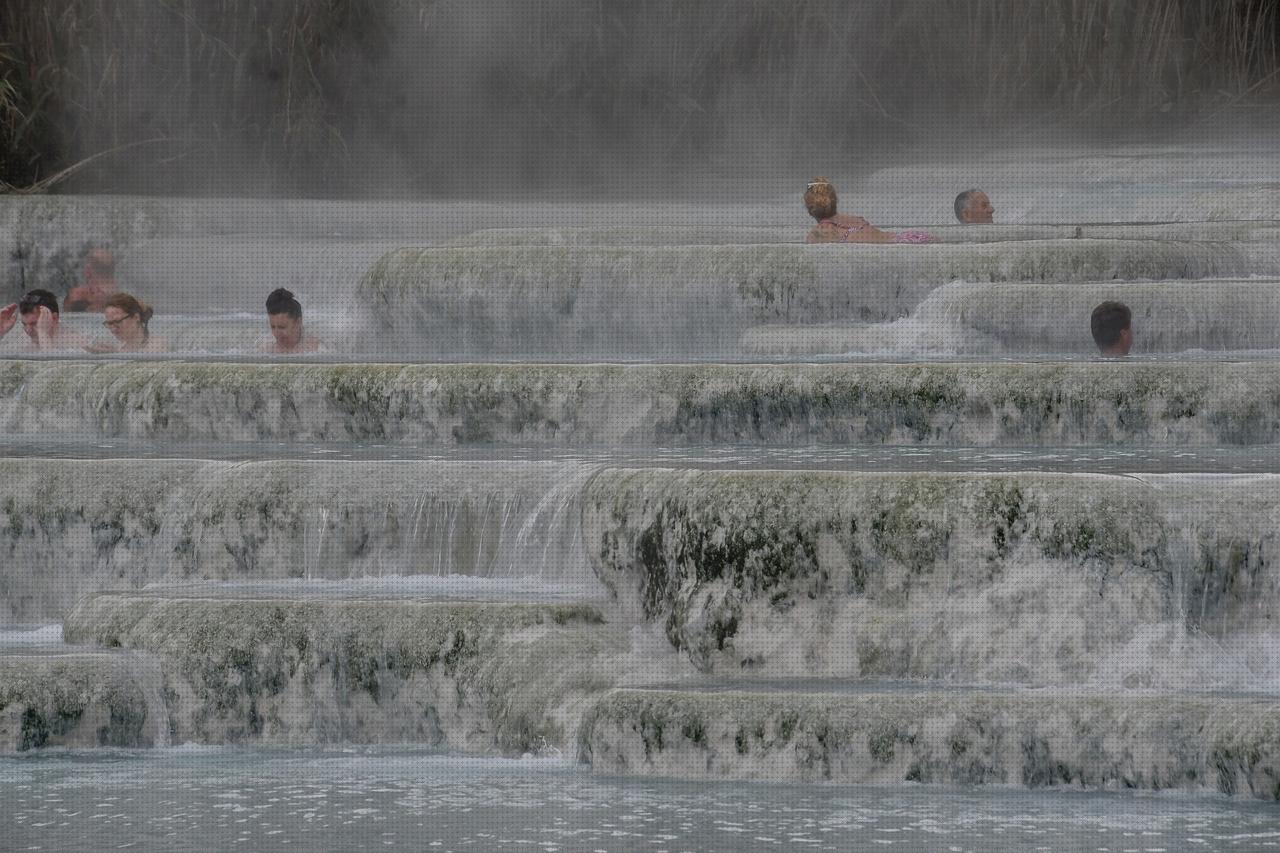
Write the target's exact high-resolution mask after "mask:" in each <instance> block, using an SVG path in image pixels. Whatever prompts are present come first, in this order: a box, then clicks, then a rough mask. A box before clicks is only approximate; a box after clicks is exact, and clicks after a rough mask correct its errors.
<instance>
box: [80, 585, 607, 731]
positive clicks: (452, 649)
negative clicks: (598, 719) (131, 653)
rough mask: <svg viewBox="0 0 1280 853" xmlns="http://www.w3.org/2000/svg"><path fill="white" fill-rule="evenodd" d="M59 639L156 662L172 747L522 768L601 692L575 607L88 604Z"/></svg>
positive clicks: (588, 632) (127, 600) (601, 677)
mask: <svg viewBox="0 0 1280 853" xmlns="http://www.w3.org/2000/svg"><path fill="white" fill-rule="evenodd" d="M64 631H65V636H66V639H67V641H68V642H71V643H76V642H94V643H98V644H100V645H104V646H108V647H123V648H127V649H137V650H143V651H147V652H151V653H154V654H155V655H157V656H158V657H160V659H161V660H162V661H163V665H164V670H165V684H166V690H167V692H168V693H169V694H170V695H171V696H172V697H173V698H172V703H171V708H170V710H171V714H172V716H173V718H174V721H175V727H176V732H177V734H178V736H179V737H180V738H182V739H190V740H195V741H198V742H211V743H224V742H226V743H242V742H264V743H279V744H294V745H299V744H316V743H333V742H349V743H392V742H412V743H426V744H429V745H434V746H439V745H444V744H448V745H449V746H451V747H454V748H462V749H467V750H473V751H486V750H498V751H500V752H502V753H504V754H516V755H519V754H521V753H524V752H530V751H537V750H539V749H542V748H546V747H557V746H559V745H562V744H563V743H564V740H565V732H566V722H565V719H566V717H565V714H566V713H570V711H567V710H566V708H568V709H570V710H571V708H572V706H573V705H574V703H575V702H580V701H581V697H582V696H583V695H584V694H587V693H591V692H596V691H599V690H601V689H603V688H604V687H607V686H608V685H609V684H610V683H611V676H610V675H609V673H608V670H607V668H605V667H603V666H600V665H598V664H599V662H600V660H601V659H602V658H603V657H604V656H605V655H606V654H611V653H617V652H618V651H619V648H620V647H619V644H618V640H617V638H616V637H615V636H614V635H613V634H612V633H610V631H609V630H608V626H606V625H605V624H604V623H603V617H602V616H601V614H600V611H599V610H598V609H596V608H595V607H593V606H591V605H577V604H501V603H475V602H471V603H467V602H458V603H447V602H385V601H383V602H372V601H336V602H334V601H320V602H316V601H311V602H305V601H288V600H277V601H270V600H234V601H229V600H218V599H194V598H188V599H183V598H158V597H146V596H126V595H98V596H93V597H90V598H88V599H86V600H85V601H84V602H82V603H81V605H79V606H78V607H77V608H76V609H75V610H74V611H73V612H72V613H71V615H70V616H69V617H68V618H67V621H66V625H65V628H64Z"/></svg>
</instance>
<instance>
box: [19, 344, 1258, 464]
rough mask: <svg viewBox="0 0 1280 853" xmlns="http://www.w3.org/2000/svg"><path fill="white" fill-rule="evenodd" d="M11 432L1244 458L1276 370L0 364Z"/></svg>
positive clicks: (1201, 366) (1176, 366) (1228, 366)
mask: <svg viewBox="0 0 1280 853" xmlns="http://www.w3.org/2000/svg"><path fill="white" fill-rule="evenodd" d="M0 417H2V418H3V422H4V424H5V426H6V428H7V429H8V430H9V431H10V433H12V434H25V435H43V434H55V435H57V434H62V435H76V436H81V437H83V436H133V437H144V438H156V439H166V440H183V439H190V440H196V439H213V440H230V441H236V440H258V439H289V440H305V441H352V440H356V441H360V440H372V439H377V440H401V441H410V442H415V443H422V444H457V445H469V444H521V445H559V446H566V445H570V446H571V445H617V444H634V445H668V444H706V443H736V444H767V445H783V446H796V445H807V444H813V443H821V444H827V443H832V444H882V443H884V444H935V445H960V446H991V445H1001V446H1045V445H1057V446H1063V445H1082V444H1136V445H1191V444H1194V445H1208V446H1219V445H1248V444H1269V443H1274V442H1276V441H1278V440H1280V365H1277V364H1275V363H1268V362H1257V363H1249V362H1242V363H1143V362H1124V363H1115V362H1109V363H1104V362H1095V363H1021V364H1011V363H981V364H962V363H944V364H920V363H913V364H823V365H804V364H792V365H721V364H698V365H616V364H615V365H600V364H582V365H545V364H533V365H520V364H509V365H502V364H499V365H488V364H441V365H434V364H432V365H428V364H415V365H402V364H224V363H212V362H200V363H190V362H147V363H121V362H111V363H102V362H98V363H92V362H77V361H21V360H9V361H3V362H0Z"/></svg>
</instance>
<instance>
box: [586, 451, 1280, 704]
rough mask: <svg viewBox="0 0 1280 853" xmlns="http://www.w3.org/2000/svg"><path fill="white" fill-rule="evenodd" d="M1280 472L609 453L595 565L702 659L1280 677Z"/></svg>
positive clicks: (1210, 679)
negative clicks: (677, 463)
mask: <svg viewBox="0 0 1280 853" xmlns="http://www.w3.org/2000/svg"><path fill="white" fill-rule="evenodd" d="M1277 518H1280V477H1275V476H1272V475H1259V476H1245V477H1239V478H1235V477H1231V478H1212V477H1196V476H1185V477H1184V476H1178V475H1169V476H1159V475H1144V476H1140V477H1139V476H1105V475H1089V474H1043V473H1020V474H932V473H918V474H891V473H817V472H799V471H755V472H732V471H673V470H663V469H632V470H626V469H617V470H605V471H602V472H600V473H599V474H597V475H596V476H595V477H594V478H592V479H591V480H590V481H589V482H588V484H587V486H586V493H585V497H584V499H583V528H584V537H583V538H584V542H585V543H586V547H587V548H588V551H589V554H590V556H591V559H592V564H593V565H594V566H595V571H596V574H597V576H598V577H599V578H600V580H601V581H602V582H603V583H604V584H605V585H606V586H608V587H609V588H610V590H612V591H613V592H614V594H615V595H616V596H617V597H618V599H619V601H620V603H621V604H622V606H623V608H624V609H625V610H626V611H627V612H629V613H632V614H634V615H635V617H636V618H642V619H648V620H651V621H653V622H655V623H657V624H658V625H661V626H662V627H663V629H664V631H665V633H666V636H667V638H668V639H669V641H670V642H671V643H672V644H673V645H674V646H675V647H676V648H678V649H681V650H682V651H683V652H685V653H686V654H687V655H688V656H689V658H690V659H691V660H692V661H693V662H694V663H695V665H697V666H698V667H699V668H701V669H704V670H716V671H728V672H742V671H749V672H756V673H760V674H771V675H775V676H795V675H798V674H801V673H806V672H807V673H814V674H826V675H830V676H835V677H864V678H865V677H892V678H947V679H965V680H968V679H977V680H983V681H1004V682H1015V683H1026V684H1040V685H1053V684H1076V683H1083V682H1086V681H1099V680H1100V681H1103V682H1107V683H1112V684H1115V685H1116V686H1117V687H1119V686H1123V685H1134V684H1138V685H1146V686H1159V687H1175V688H1176V687H1181V686H1184V684H1187V685H1189V684H1199V683H1212V684H1216V685H1219V686H1224V687H1232V688H1242V687H1247V686H1249V685H1251V684H1256V683H1259V682H1266V681H1269V682H1271V683H1277V684H1280V668H1277V667H1275V666H1273V665H1272V664H1270V663H1268V661H1269V660H1270V659H1271V657H1272V655H1273V654H1274V653H1275V651H1276V649H1280V633H1277V623H1278V622H1280V574H1277V572H1276V571H1275V569H1274V568H1273V565H1274V564H1276V563H1277V562H1278V561H1280V555H1277V554H1275V553H1274V552H1275V547H1276V546H1275V544H1274V542H1273V541H1272V540H1273V538H1274V537H1273V533H1272V531H1273V530H1274V529H1275V525H1276V523H1277Z"/></svg>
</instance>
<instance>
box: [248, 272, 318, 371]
mask: <svg viewBox="0 0 1280 853" xmlns="http://www.w3.org/2000/svg"><path fill="white" fill-rule="evenodd" d="M267 324H268V325H269V326H270V327H271V338H272V340H271V343H269V344H265V345H263V346H262V347H261V351H262V352H269V353H273V354H275V355H293V354H295V353H300V352H315V351H316V350H318V349H320V342H319V341H318V340H316V339H315V338H312V337H309V336H307V335H306V333H305V332H303V330H302V304H301V303H300V302H298V300H297V299H294V298H293V294H292V293H290V292H289V291H288V290H285V289H284V288H283V287H281V288H278V289H276V290H273V291H271V295H270V296H268V297H267Z"/></svg>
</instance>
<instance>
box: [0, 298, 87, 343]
mask: <svg viewBox="0 0 1280 853" xmlns="http://www.w3.org/2000/svg"><path fill="white" fill-rule="evenodd" d="M19 318H21V319H22V331H24V332H26V334H27V338H28V339H29V340H28V343H27V347H28V349H33V350H39V351H42V352H47V351H51V350H66V349H80V348H83V347H84V346H85V345H86V344H87V343H88V341H86V340H85V338H84V336H83V335H81V334H80V333H79V332H76V331H75V330H74V329H65V328H63V327H62V325H61V323H60V322H59V320H60V315H59V313H58V297H56V296H54V295H53V294H52V293H50V292H49V291H47V290H31V291H28V292H27V293H25V294H24V295H23V297H22V298H21V299H19V300H18V301H17V302H14V303H12V304H10V305H6V306H5V307H3V308H0V338H3V337H4V336H5V335H7V334H9V332H10V331H11V330H12V329H13V327H14V326H16V325H17V324H18V319H19Z"/></svg>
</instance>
